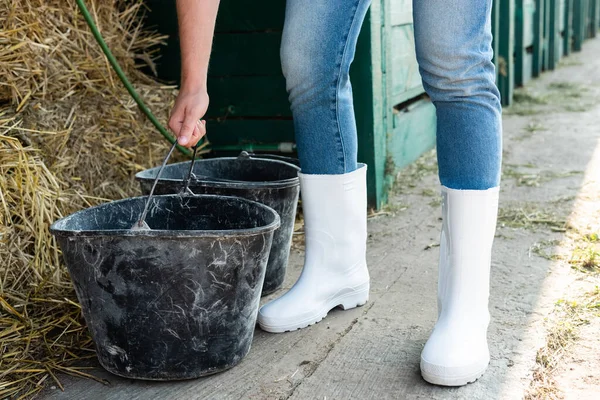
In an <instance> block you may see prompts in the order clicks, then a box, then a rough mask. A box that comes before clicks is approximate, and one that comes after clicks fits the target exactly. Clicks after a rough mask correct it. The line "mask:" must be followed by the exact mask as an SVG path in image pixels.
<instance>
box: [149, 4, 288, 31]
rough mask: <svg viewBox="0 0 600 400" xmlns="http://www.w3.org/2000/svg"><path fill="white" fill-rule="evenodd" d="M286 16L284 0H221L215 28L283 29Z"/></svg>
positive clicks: (246, 29) (224, 29)
mask: <svg viewBox="0 0 600 400" xmlns="http://www.w3.org/2000/svg"><path fill="white" fill-rule="evenodd" d="M154 1H174V0H154ZM284 17H285V1H282V0H260V1H256V0H221V3H220V5H219V14H218V16H217V26H216V28H215V30H216V32H217V33H218V32H264V31H281V30H283V22H284V20H285V18H284Z"/></svg>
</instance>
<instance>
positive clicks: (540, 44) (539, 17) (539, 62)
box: [531, 0, 548, 77]
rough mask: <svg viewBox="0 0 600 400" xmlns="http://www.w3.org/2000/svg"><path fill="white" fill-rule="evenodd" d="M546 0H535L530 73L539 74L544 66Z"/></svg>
mask: <svg viewBox="0 0 600 400" xmlns="http://www.w3.org/2000/svg"><path fill="white" fill-rule="evenodd" d="M545 5H546V0H535V14H534V20H533V30H534V38H533V54H532V55H533V58H532V60H531V61H532V68H531V75H532V76H533V77H537V76H539V75H540V74H541V73H542V71H543V70H544V69H545V67H546V63H545V62H544V51H545V49H547V47H548V37H547V36H546V35H545V31H544V28H545V26H546V18H545V17H546V7H545Z"/></svg>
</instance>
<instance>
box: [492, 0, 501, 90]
mask: <svg viewBox="0 0 600 400" xmlns="http://www.w3.org/2000/svg"><path fill="white" fill-rule="evenodd" d="M492 50H493V52H494V54H493V56H492V62H493V63H494V66H495V67H496V84H497V83H498V76H499V73H500V68H499V65H498V57H499V55H500V1H497V0H495V1H493V2H492Z"/></svg>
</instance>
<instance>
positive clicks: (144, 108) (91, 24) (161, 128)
mask: <svg viewBox="0 0 600 400" xmlns="http://www.w3.org/2000/svg"><path fill="white" fill-rule="evenodd" d="M75 2H76V3H77V6H78V7H79V10H80V11H81V13H82V14H83V18H85V22H87V24H88V26H89V27H90V29H91V31H92V34H93V35H94V38H95V39H96V42H98V44H99V45H100V48H101V49H102V52H103V53H104V55H106V58H107V59H108V61H109V62H110V65H111V66H112V68H113V70H114V71H115V72H116V74H117V76H118V77H119V79H120V80H121V82H123V85H124V86H125V88H126V89H127V91H128V92H129V94H130V95H131V97H132V98H133V100H135V102H136V103H137V105H138V107H139V108H140V110H142V112H143V113H144V114H146V117H148V119H149V120H150V122H152V124H153V125H154V126H155V127H156V129H158V131H159V132H160V134H161V135H163V136H164V137H165V139H167V140H168V141H169V142H170V143H171V144H173V143H175V142H176V141H177V139H176V138H175V137H173V136H172V135H171V134H170V133H169V131H167V130H166V129H165V127H164V126H162V124H161V123H160V122H158V120H157V119H156V117H155V116H154V114H152V111H150V109H149V108H148V107H147V106H146V104H144V102H143V101H142V98H141V97H140V95H139V94H138V93H137V92H136V91H135V89H134V88H133V86H132V85H131V82H129V80H128V79H127V77H126V76H125V73H124V72H123V70H122V69H121V66H120V65H119V63H118V62H117V60H116V59H115V56H113V54H112V53H111V51H110V49H109V48H108V46H107V45H106V42H105V41H104V38H102V35H101V34H100V31H98V27H97V26H96V24H94V20H93V19H92V16H91V15H90V12H89V11H88V9H87V7H86V6H85V4H83V0H75ZM177 149H178V150H179V151H180V152H182V153H183V154H185V155H186V156H190V157H191V155H192V153H191V151H190V150H189V149H187V148H185V147H183V146H180V145H177Z"/></svg>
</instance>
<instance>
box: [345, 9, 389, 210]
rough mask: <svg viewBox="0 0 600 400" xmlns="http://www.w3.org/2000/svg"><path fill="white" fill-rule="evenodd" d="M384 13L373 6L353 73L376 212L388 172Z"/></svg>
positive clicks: (362, 155)
mask: <svg viewBox="0 0 600 400" xmlns="http://www.w3.org/2000/svg"><path fill="white" fill-rule="evenodd" d="M380 12H381V6H380V3H379V2H378V1H375V2H373V4H372V6H371V8H370V10H369V12H368V13H367V16H366V19H365V22H364V24H363V27H362V30H361V32H360V35H359V38H358V44H357V47H356V56H355V58H354V63H353V64H352V67H351V69H350V79H351V81H352V92H353V96H354V110H355V114H356V129H357V132H358V159H359V161H361V162H364V163H366V164H367V165H368V169H367V197H368V202H369V205H370V206H371V207H374V208H379V207H380V206H381V205H382V204H383V202H384V184H383V179H384V170H383V168H382V167H381V166H380V165H379V162H378V160H380V159H381V158H384V157H385V144H384V143H383V144H382V143H381V137H382V136H385V135H384V129H383V123H382V122H383V113H384V108H383V105H382V100H383V99H382V96H381V93H382V84H383V71H382V69H381V22H380V19H379V16H380ZM372 15H374V16H375V17H372Z"/></svg>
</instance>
